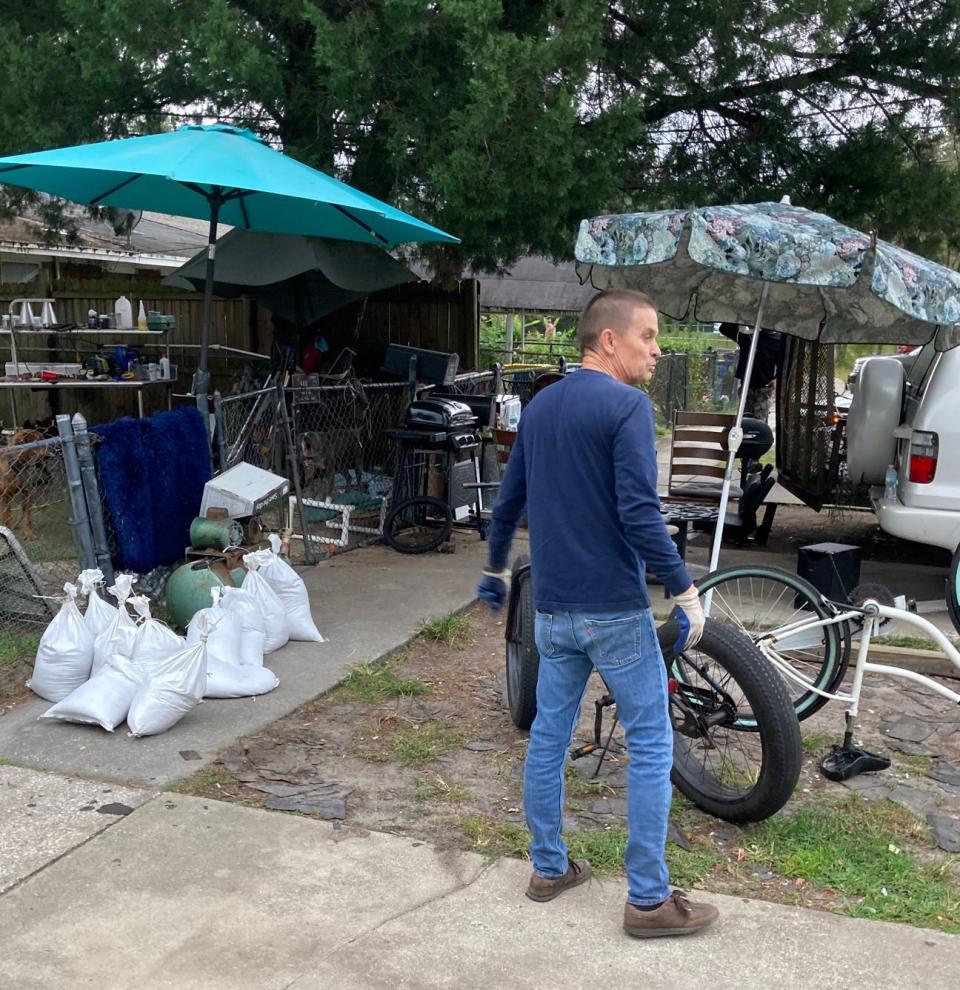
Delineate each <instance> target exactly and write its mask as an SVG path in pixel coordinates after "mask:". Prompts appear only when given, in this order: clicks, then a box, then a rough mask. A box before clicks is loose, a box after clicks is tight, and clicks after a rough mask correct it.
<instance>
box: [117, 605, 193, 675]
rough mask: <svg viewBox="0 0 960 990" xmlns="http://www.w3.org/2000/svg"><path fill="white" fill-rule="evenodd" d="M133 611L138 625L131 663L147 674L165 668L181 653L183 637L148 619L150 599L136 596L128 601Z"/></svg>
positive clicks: (158, 621) (155, 620)
mask: <svg viewBox="0 0 960 990" xmlns="http://www.w3.org/2000/svg"><path fill="white" fill-rule="evenodd" d="M130 604H131V605H132V606H133V610H134V611H135V612H136V613H137V615H138V616H139V617H140V624H139V625H138V626H137V632H136V635H135V636H134V640H133V662H134V663H136V664H138V665H139V666H141V667H143V668H144V670H146V671H147V672H149V673H151V674H152V673H153V671H156V670H160V669H162V668H163V667H165V666H166V664H167V661H168V660H170V659H171V658H172V657H174V656H176V655H177V654H179V653H180V652H182V650H183V648H184V646H185V645H186V644H185V643H184V640H183V637H182V636H178V635H177V634H176V633H175V632H174V631H173V630H172V629H171V628H170V627H169V626H168V625H165V624H164V623H163V622H161V621H160V620H159V619H153V618H151V617H150V599H149V598H145V597H144V596H143V595H138V596H136V597H135V598H131V599H130Z"/></svg>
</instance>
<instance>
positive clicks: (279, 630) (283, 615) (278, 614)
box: [243, 550, 290, 653]
mask: <svg viewBox="0 0 960 990" xmlns="http://www.w3.org/2000/svg"><path fill="white" fill-rule="evenodd" d="M272 564H273V551H272V550H254V551H253V552H252V553H248V554H244V557H243V566H244V567H246V569H247V576H246V577H245V578H244V579H243V590H244V591H246V592H248V593H249V594H251V595H253V597H254V598H255V599H256V600H257V604H258V605H259V606H260V611H261V612H262V613H263V617H264V619H265V620H266V626H267V640H266V643H265V644H264V648H263V652H264V653H273V651H274V650H279V649H280V647H281V646H284V645H285V644H286V643H287V641H288V640H289V639H290V627H289V625H288V623H287V610H286V607H285V606H284V604H283V602H281V601H280V598H279V597H278V596H277V593H276V592H275V591H274V590H273V588H271V587H270V585H269V583H268V582H267V580H266V579H265V578H264V576H263V574H261V573H260V571H261V568H267V567H270V566H271V565H272Z"/></svg>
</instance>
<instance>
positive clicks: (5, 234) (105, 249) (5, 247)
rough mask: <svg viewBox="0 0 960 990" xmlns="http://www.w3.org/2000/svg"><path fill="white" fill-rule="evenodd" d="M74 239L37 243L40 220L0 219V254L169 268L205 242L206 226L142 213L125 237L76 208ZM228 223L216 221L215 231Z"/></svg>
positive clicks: (43, 230) (41, 230)
mask: <svg viewBox="0 0 960 990" xmlns="http://www.w3.org/2000/svg"><path fill="white" fill-rule="evenodd" d="M73 220H74V222H75V223H76V225H77V233H78V237H77V240H76V241H75V242H74V243H72V244H66V243H60V244H55V245H52V246H48V245H46V244H44V243H43V241H44V238H45V234H46V230H47V227H46V224H45V223H44V222H43V221H42V220H39V219H37V218H36V217H33V216H17V217H13V218H12V219H9V220H2V221H0V254H3V255H4V256H6V257H8V258H9V257H10V256H16V257H19V258H44V257H46V258H62V259H73V260H76V261H100V262H108V263H114V264H128V265H133V266H136V267H139V268H156V269H160V270H163V271H172V270H174V269H176V268H179V267H180V265H182V264H183V262H184V260H185V259H187V258H191V257H193V255H194V254H196V253H197V251H199V250H200V249H201V248H202V247H203V246H204V245H205V244H206V243H207V225H206V224H204V223H203V222H202V221H199V220H193V219H190V218H188V217H173V216H168V215H166V214H163V213H148V212H144V213H143V214H142V215H141V216H140V219H139V221H138V222H137V224H136V226H135V227H134V228H133V229H132V230H131V232H130V235H129V237H127V236H126V235H123V234H119V235H118V234H115V233H114V230H113V227H112V226H111V225H110V224H109V223H106V222H103V221H99V220H94V219H93V218H92V217H91V216H90V215H89V214H88V213H86V212H85V211H81V210H80V209H79V208H78V209H77V211H76V212H75V213H74V215H73ZM229 229H230V228H229V227H228V226H226V225H225V224H221V225H220V227H219V228H218V230H219V233H220V234H221V235H222V234H225V233H226V232H227V231H228V230H229Z"/></svg>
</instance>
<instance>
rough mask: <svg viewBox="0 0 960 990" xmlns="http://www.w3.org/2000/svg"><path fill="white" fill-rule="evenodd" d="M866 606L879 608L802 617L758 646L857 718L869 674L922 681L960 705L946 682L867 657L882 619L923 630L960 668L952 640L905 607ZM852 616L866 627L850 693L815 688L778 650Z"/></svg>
mask: <svg viewBox="0 0 960 990" xmlns="http://www.w3.org/2000/svg"><path fill="white" fill-rule="evenodd" d="M864 607H865V608H869V609H876V611H875V613H874V614H872V615H864V613H863V612H862V611H859V610H858V611H844V612H838V613H837V614H836V615H834V616H831V617H830V618H829V619H816V618H811V619H800V620H798V621H796V622H791V623H788V624H787V625H785V626H780V627H779V628H777V629H771V630H769V631H767V632H766V633H764V634H763V635H762V636H760V637H759V639H758V640H757V641H756V642H757V646H758V647H759V648H760V650H761V651H762V652H763V654H764V656H766V658H767V659H768V660H769V661H770V662H771V663H772V664H773V665H774V667H776V668H777V670H779V671H780V673H781V674H783V675H784V677H789V678H790V680H792V681H796V682H797V683H798V684H802V685H803V686H804V687H805V688H807V689H808V690H810V691H812V692H813V693H814V694H819V695H820V696H821V697H823V698H827V699H829V700H830V701H842V702H845V703H846V704H847V705H848V706H849V707H848V708H847V714H848V715H849V716H850V717H851V718H856V717H857V714H858V712H859V709H860V691H861V688H862V687H863V678H864V675H866V674H868V673H874V674H887V675H888V676H890V677H900V678H903V679H904V680H907V681H913V682H914V683H915V684H921V685H923V686H924V687H927V688H929V689H930V690H931V691H934V692H935V693H936V694H939V695H942V696H943V697H944V698H947V699H948V700H949V701H952V702H953V703H954V704H957V705H960V694H957V692H956V691H951V690H950V688H948V687H944V685H942V684H939V683H938V682H937V681H935V680H933V678H931V677H927V676H925V675H924V674H918V673H917V672H916V671H914V670H906V669H905V668H903V667H894V666H892V665H890V664H884V663H871V662H870V661H869V660H868V659H867V656H868V654H869V652H870V640H871V639H872V638H873V636H874V635H876V632H877V628H878V626H879V623H880V620H881V619H894V620H896V621H897V622H905V623H907V624H908V625H911V626H915V627H916V628H917V629H920V630H922V631H923V632H924V633H926V634H927V635H928V636H929V637H930V638H931V639H933V640H934V641H935V642H936V644H937V645H938V646H939V647H940V649H942V650H943V652H944V653H945V654H946V655H947V656H948V657H949V658H950V660H951V662H952V663H953V665H954V666H955V667H956V668H957V670H958V671H960V653H958V652H957V650H956V649H955V648H954V646H953V644H952V643H951V642H950V640H948V639H947V637H946V636H944V634H943V633H942V632H940V630H939V629H937V627H936V626H935V625H933V623H931V622H929V621H928V620H927V619H924V618H923V617H922V616H919V615H915V614H914V613H913V612H908V611H906V609H900V608H891V607H890V606H888V605H881V604H880V603H879V602H877V601H873V600H872V599H871V600H868V601H867V602H865V603H864ZM850 619H863V630H862V632H861V634H860V645H859V647H858V649H857V660H856V665H855V667H854V672H853V688H852V689H851V691H850V693H849V694H844V693H842V692H838V693H836V694H831V693H830V692H829V691H823V690H821V689H820V688H818V687H814V685H813V683H812V682H811V680H810V678H808V677H807V676H806V675H804V674H801V673H800V672H799V671H798V670H795V669H794V668H793V667H791V666H790V664H789V663H788V662H787V661H786V660H784V659H783V657H781V656H780V654H779V653H778V652H777V646H778V645H779V646H780V648H781V649H784V648H786V649H789V648H790V646H789V640H791V639H793V640H794V642H796V640H798V639H801V638H802V637H803V634H804V633H809V632H812V631H813V630H816V629H820V628H822V627H824V626H833V625H839V624H840V623H841V622H847V621H848V620H850Z"/></svg>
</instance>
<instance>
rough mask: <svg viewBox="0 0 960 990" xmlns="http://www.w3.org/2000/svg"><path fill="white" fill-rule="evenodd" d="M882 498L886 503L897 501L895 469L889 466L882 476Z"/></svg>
mask: <svg viewBox="0 0 960 990" xmlns="http://www.w3.org/2000/svg"><path fill="white" fill-rule="evenodd" d="M883 497H884V499H886V501H888V502H895V501H896V500H897V469H896V468H895V467H894V466H893V465H892V464H891V465H889V466H888V467H887V473H886V474H885V475H884V476H883Z"/></svg>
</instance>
